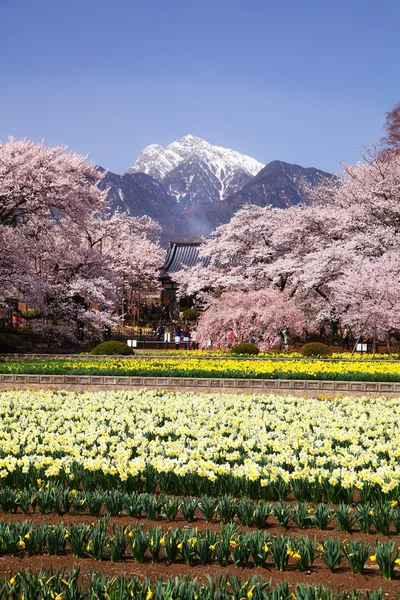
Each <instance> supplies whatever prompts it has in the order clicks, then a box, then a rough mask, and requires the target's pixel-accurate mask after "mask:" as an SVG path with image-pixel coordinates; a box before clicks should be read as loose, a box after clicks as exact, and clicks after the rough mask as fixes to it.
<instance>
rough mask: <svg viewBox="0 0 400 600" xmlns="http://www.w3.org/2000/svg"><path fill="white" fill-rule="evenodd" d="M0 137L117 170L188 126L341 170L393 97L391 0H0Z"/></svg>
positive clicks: (395, 35)
mask: <svg viewBox="0 0 400 600" xmlns="http://www.w3.org/2000/svg"><path fill="white" fill-rule="evenodd" d="M0 22H1V25H2V27H1V29H2V34H1V36H0V68H1V70H0V73H1V89H0V92H1V93H0V139H1V140H3V141H4V140H5V139H6V138H7V136H8V135H14V136H15V137H17V138H21V137H27V138H29V139H32V140H34V141H41V140H44V142H45V144H46V145H56V144H62V145H68V147H69V148H70V149H71V150H74V151H76V152H79V153H82V154H90V157H91V158H92V159H93V160H94V161H95V162H96V163H97V164H99V165H101V166H103V167H105V168H109V169H110V170H112V171H114V172H117V173H121V172H123V171H125V170H126V169H127V168H128V166H129V165H130V164H131V163H132V162H133V160H134V159H135V158H136V156H137V154H138V153H139V152H140V150H141V149H142V148H143V147H145V146H146V145H148V144H151V143H160V144H162V145H164V144H168V143H170V142H172V141H174V140H175V139H178V138H179V137H182V136H183V135H186V134H188V133H192V134H193V135H197V136H199V137H203V138H204V139H206V140H208V141H209V142H211V143H213V144H217V145H221V146H226V147H231V148H234V149H236V150H239V151H240V152H243V153H246V154H249V155H250V156H254V158H256V159H258V160H259V161H261V162H263V163H267V162H269V161H271V160H274V159H279V160H285V161H288V162H296V163H298V164H301V165H303V166H315V167H318V168H322V169H325V170H328V171H332V172H337V171H338V169H339V165H338V161H339V160H343V161H345V162H350V163H351V162H355V161H356V160H357V159H358V152H359V150H360V149H362V147H363V145H367V144H369V143H371V142H373V141H374V140H377V139H379V138H380V137H381V136H382V134H383V130H382V125H383V122H384V118H385V112H387V111H388V110H390V109H391V108H392V107H393V106H394V105H395V104H396V102H398V101H399V100H400V89H399V83H400V77H399V75H400V73H399V70H400V60H399V58H400V35H399V25H400V2H398V0H380V2H379V3H378V2H376V1H374V0H330V1H329V0H274V1H272V0H201V1H195V0H164V1H161V0H145V1H139V0H113V1H111V0H0Z"/></svg>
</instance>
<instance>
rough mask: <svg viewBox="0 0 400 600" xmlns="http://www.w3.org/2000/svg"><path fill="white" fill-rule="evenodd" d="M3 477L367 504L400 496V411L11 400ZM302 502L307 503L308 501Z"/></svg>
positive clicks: (304, 401) (222, 397)
mask: <svg viewBox="0 0 400 600" xmlns="http://www.w3.org/2000/svg"><path fill="white" fill-rule="evenodd" d="M0 413H1V415H2V419H1V421H0V457H1V458H0V477H1V478H2V479H3V484H8V485H10V486H15V485H16V484H18V485H22V483H24V484H28V483H29V482H32V481H36V479H37V478H42V479H44V478H53V479H54V480H57V481H59V482H61V483H63V484H67V485H68V486H69V487H71V486H72V487H76V488H77V489H79V485H80V482H82V483H83V484H84V487H88V486H89V489H93V487H96V486H100V487H103V488H104V489H110V488H115V487H121V485H122V486H125V489H127V490H132V491H133V490H138V491H153V490H155V489H161V491H165V492H167V493H177V492H178V491H179V492H180V493H184V494H188V495H189V494H210V493H212V494H213V495H218V494H221V493H232V494H234V495H236V494H238V493H242V494H245V495H247V496H254V497H259V498H265V499H270V498H271V499H272V498H275V497H278V498H281V497H283V496H285V495H286V494H287V493H289V492H290V490H298V492H296V493H298V494H300V495H301V494H302V493H303V492H302V491H301V490H303V491H304V493H303V498H304V499H309V498H312V499H314V498H315V499H318V498H322V497H326V498H327V499H328V500H329V501H340V500H347V501H349V500H351V497H352V495H353V492H354V490H356V489H357V490H359V491H360V492H361V493H362V494H363V499H364V500H365V501H371V500H372V499H373V498H375V497H380V494H381V493H384V494H387V495H388V497H390V498H394V499H397V495H398V494H399V493H400V492H399V490H400V488H399V483H400V469H399V464H400V450H399V447H398V438H399V417H400V403H399V401H398V400H392V399H385V398H379V399H376V398H375V399H367V398H362V399H360V398H351V397H347V398H335V399H333V400H331V401H327V400H323V399H310V398H299V397H293V396H275V395H261V396H249V395H244V394H243V395H231V394H204V395H199V394H195V393H189V392H186V393H184V392H176V393H172V392H170V393H167V392H162V391H146V390H142V391H135V392H124V391H109V392H85V393H73V392H52V391H47V392H46V391H42V392H34V391H12V392H11V391H10V392H3V393H1V394H0ZM298 497H300V496H298Z"/></svg>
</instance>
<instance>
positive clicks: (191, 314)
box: [182, 308, 201, 321]
mask: <svg viewBox="0 0 400 600" xmlns="http://www.w3.org/2000/svg"><path fill="white" fill-rule="evenodd" d="M200 314H201V313H200V311H198V310H193V309H192V308H187V309H186V310H184V311H183V313H182V317H183V318H184V319H186V320H187V321H195V320H196V319H198V318H199V316H200Z"/></svg>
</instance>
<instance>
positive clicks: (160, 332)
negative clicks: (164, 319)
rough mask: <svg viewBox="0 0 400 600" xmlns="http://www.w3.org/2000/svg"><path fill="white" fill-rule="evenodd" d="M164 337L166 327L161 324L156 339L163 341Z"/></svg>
mask: <svg viewBox="0 0 400 600" xmlns="http://www.w3.org/2000/svg"><path fill="white" fill-rule="evenodd" d="M163 335H164V327H163V326H162V325H161V324H160V325H159V326H158V327H157V329H156V338H157V339H158V340H161V339H162V337H163Z"/></svg>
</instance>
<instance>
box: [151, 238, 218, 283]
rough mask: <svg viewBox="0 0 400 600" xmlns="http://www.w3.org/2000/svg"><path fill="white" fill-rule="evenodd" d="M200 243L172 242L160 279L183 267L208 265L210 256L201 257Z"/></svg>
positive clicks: (166, 277)
mask: <svg viewBox="0 0 400 600" xmlns="http://www.w3.org/2000/svg"><path fill="white" fill-rule="evenodd" d="M199 251H200V243H193V242H191V243H190V242H170V244H169V246H168V250H167V254H166V257H165V262H164V265H163V266H162V267H161V269H160V275H159V279H168V278H169V277H171V275H172V274H173V273H177V272H178V271H180V270H181V269H182V268H183V267H194V266H195V265H197V264H199V263H200V264H202V265H203V266H205V267H206V266H207V265H208V264H209V262H210V258H209V257H208V256H207V257H206V258H200V257H199Z"/></svg>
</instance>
